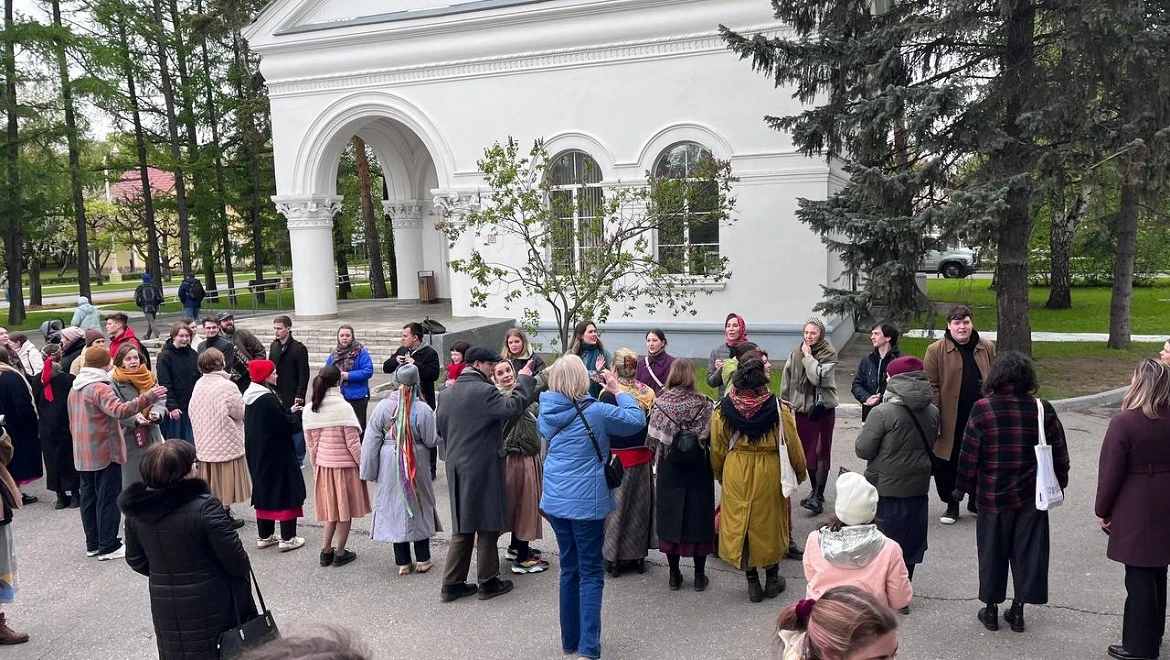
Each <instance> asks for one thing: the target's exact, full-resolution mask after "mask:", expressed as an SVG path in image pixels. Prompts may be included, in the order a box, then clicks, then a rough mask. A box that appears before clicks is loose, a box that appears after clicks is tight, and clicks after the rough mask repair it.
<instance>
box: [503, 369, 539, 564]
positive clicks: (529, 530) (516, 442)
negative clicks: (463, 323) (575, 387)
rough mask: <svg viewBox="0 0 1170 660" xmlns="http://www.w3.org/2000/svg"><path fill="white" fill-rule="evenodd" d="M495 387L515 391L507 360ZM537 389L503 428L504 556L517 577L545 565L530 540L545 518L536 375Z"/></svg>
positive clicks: (537, 378)
mask: <svg viewBox="0 0 1170 660" xmlns="http://www.w3.org/2000/svg"><path fill="white" fill-rule="evenodd" d="M493 374H494V380H495V382H496V388H497V389H498V390H500V394H503V395H505V396H508V395H511V394H512V390H514V389H516V373H515V372H514V371H512V363H511V362H510V361H508V360H503V361H501V362H497V363H496V366H495V369H494V370H493ZM536 381H537V384H536V387H535V388H533V390H532V394H531V396H530V397H529V399H528V407H527V409H526V410H525V411H524V414H523V415H520V416H519V417H517V418H516V419H514V420H512V421H510V422H507V423H506V424H505V425H504V451H505V452H507V454H508V455H507V480H508V518H509V524H508V527H507V530H508V531H509V532H511V533H512V540H511V542H509V543H508V551H507V552H506V553H505V554H504V557H505V558H506V559H508V560H509V561H511V562H512V572H513V573H518V574H525V573H543V572H544V571H547V570H548V562H547V561H545V560H543V559H541V557H540V550H537V549H536V548H533V547H532V545H531V544H532V542H533V541H539V540H540V539H541V538H543V537H544V531H543V530H544V519H543V518H542V517H541V515H540V494H541V493H540V489H541V481H543V479H544V471H543V470H542V469H541V465H540V449H541V442H540V431H539V430H538V429H537V428H536V416H537V414H539V412H540V404H539V403H537V401H536V398H537V397H538V396H539V395H540V392H542V391H544V390H546V389H548V385H547V380H546V379H544V378H542V377H540V376H537V377H536Z"/></svg>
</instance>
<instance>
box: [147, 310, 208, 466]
mask: <svg viewBox="0 0 1170 660" xmlns="http://www.w3.org/2000/svg"><path fill="white" fill-rule="evenodd" d="M170 334H171V336H170V339H168V340H167V342H166V343H165V344H163V347H162V349H161V350H160V351H159V352H158V360H157V365H156V367H157V373H158V382H159V384H160V385H162V386H164V387H166V388H167V415H166V417H165V418H163V422H162V431H163V437H166V438H181V439H183V440H186V441H187V442H191V443H194V442H195V432H194V431H193V430H192V429H191V410H190V407H191V394H192V392H194V391H195V383H196V382H198V381H199V354H198V353H196V352H195V349H194V348H191V342H192V341H193V340H194V338H195V333H194V332H192V330H191V327H190V326H189V325H187V324H184V323H176V324H174V325H172V326H171V332H170Z"/></svg>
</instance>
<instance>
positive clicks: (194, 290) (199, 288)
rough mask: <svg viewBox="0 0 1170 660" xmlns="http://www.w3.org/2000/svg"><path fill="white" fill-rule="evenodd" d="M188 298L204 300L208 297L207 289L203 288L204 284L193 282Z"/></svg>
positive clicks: (197, 281) (188, 289) (188, 291)
mask: <svg viewBox="0 0 1170 660" xmlns="http://www.w3.org/2000/svg"><path fill="white" fill-rule="evenodd" d="M187 297H188V298H190V299H192V300H203V299H204V298H206V297H207V289H204V288H203V282H200V281H199V280H193V281H192V282H191V286H190V287H188V288H187Z"/></svg>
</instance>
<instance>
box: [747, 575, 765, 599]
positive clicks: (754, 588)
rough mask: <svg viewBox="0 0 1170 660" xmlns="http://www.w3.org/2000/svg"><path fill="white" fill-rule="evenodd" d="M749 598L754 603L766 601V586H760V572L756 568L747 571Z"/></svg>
mask: <svg viewBox="0 0 1170 660" xmlns="http://www.w3.org/2000/svg"><path fill="white" fill-rule="evenodd" d="M747 582H748V600H750V601H752V602H753V603H762V602H764V588H763V587H761V586H760V574H759V572H757V571H756V569H754V568H753V569H751V570H750V571H748V572H747Z"/></svg>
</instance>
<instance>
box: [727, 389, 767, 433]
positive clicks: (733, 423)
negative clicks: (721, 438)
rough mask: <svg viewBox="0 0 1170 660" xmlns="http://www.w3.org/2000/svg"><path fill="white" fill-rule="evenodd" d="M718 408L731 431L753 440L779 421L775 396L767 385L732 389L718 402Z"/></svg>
mask: <svg viewBox="0 0 1170 660" xmlns="http://www.w3.org/2000/svg"><path fill="white" fill-rule="evenodd" d="M719 410H720V411H722V412H723V418H724V419H726V420H727V425H728V426H730V427H731V430H732V431H736V432H738V433H740V434H741V435H743V436H746V437H747V439H748V440H749V441H755V440H758V439H759V438H761V437H762V436H764V435H765V434H767V433H768V432H769V431H771V430H772V429H774V428H776V425H777V424H779V423H780V411H779V410H777V408H776V397H775V396H774V395H773V394H772V393H771V392H770V391H768V388H767V387H760V388H758V389H755V390H748V391H746V392H741V391H739V390H732V391H730V392H728V393H727V396H725V397H723V400H722V401H720V402H719Z"/></svg>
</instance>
